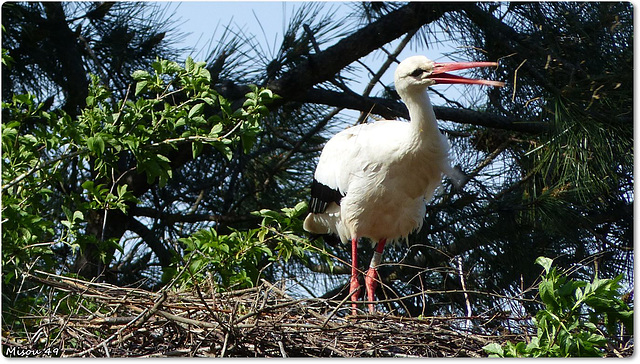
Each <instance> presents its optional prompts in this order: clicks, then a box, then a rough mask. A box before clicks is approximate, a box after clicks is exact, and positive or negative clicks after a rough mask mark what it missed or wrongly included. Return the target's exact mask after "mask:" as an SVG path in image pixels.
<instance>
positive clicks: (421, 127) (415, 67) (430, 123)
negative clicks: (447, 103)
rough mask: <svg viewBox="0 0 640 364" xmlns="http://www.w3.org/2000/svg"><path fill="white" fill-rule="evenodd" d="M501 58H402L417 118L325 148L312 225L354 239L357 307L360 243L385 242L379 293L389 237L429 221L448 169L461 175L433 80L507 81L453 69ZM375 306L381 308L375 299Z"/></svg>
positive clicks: (368, 281) (369, 286) (373, 276)
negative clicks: (436, 108)
mask: <svg viewBox="0 0 640 364" xmlns="http://www.w3.org/2000/svg"><path fill="white" fill-rule="evenodd" d="M496 65H497V63H495V62H460V63H457V62H450V63H436V62H433V61H431V60H429V59H428V58H426V57H424V56H414V57H409V58H407V59H406V60H404V61H403V62H401V63H400V64H399V65H398V68H397V69H396V72H395V77H394V79H395V86H396V90H397V92H398V94H399V95H400V97H401V98H402V101H404V103H405V104H406V106H407V108H408V110H409V117H410V122H408V123H407V122H403V121H398V120H382V121H378V122H375V123H370V124H361V125H358V126H355V127H352V128H348V129H346V130H343V131H342V132H340V133H338V134H336V135H335V136H334V137H333V138H331V139H330V140H329V141H328V142H327V144H326V145H325V147H324V149H323V150H322V154H321V155H320V160H319V161H318V166H317V167H316V171H315V174H314V180H313V184H312V186H311V203H310V206H309V210H310V213H309V215H308V216H307V217H306V219H305V220H304V229H305V230H307V231H308V232H310V233H313V234H335V235H338V236H339V237H340V240H341V241H342V242H343V243H345V244H346V243H348V242H351V254H352V263H351V264H352V266H351V283H350V293H351V295H352V296H351V300H352V307H353V309H352V313H353V314H354V315H355V314H356V303H355V302H356V301H357V300H358V297H359V290H360V285H359V283H358V263H357V262H358V260H357V242H358V239H359V238H369V239H371V240H373V241H374V242H375V241H377V242H378V243H377V246H376V251H375V253H374V254H373V258H372V259H371V264H370V265H369V270H368V271H367V274H366V277H365V287H366V290H367V298H368V301H370V302H372V301H374V299H375V290H376V286H377V284H378V273H377V270H376V267H377V266H378V265H379V263H380V259H381V257H382V252H383V251H384V246H385V243H386V242H387V241H394V240H398V239H400V238H403V237H406V236H407V235H408V234H409V233H411V232H412V231H414V230H416V229H419V228H420V227H421V226H422V222H423V218H424V215H425V212H426V206H425V202H426V201H429V200H430V199H431V197H432V195H433V192H434V190H435V189H436V187H438V185H439V184H440V181H441V179H442V174H445V175H447V176H448V177H449V178H451V179H452V180H453V181H454V182H458V180H459V173H458V172H457V171H456V170H454V169H453V168H452V167H451V165H450V163H449V142H448V141H447V138H446V137H445V136H444V135H442V134H441V133H440V131H439V130H438V123H437V121H436V116H435V114H434V112H433V107H432V106H431V102H430V100H429V96H427V92H426V90H427V87H429V86H431V85H434V84H438V83H460V84H476V85H488V86H503V83H502V82H497V81H487V80H475V79H469V78H465V77H461V76H455V75H451V74H448V73H445V72H448V71H454V70H460V69H466V68H472V67H491V66H496ZM369 311H371V312H374V306H373V303H369Z"/></svg>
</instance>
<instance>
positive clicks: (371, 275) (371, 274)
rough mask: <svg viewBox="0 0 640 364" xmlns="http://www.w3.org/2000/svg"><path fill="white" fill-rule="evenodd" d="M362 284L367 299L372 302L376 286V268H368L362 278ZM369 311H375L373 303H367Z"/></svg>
mask: <svg viewBox="0 0 640 364" xmlns="http://www.w3.org/2000/svg"><path fill="white" fill-rule="evenodd" d="M364 284H365V287H366V289H367V301H369V302H373V301H375V300H376V288H377V287H378V270H377V269H375V268H369V270H368V271H367V276H366V277H365V279H364ZM369 312H370V313H374V312H376V308H375V306H374V304H373V303H369Z"/></svg>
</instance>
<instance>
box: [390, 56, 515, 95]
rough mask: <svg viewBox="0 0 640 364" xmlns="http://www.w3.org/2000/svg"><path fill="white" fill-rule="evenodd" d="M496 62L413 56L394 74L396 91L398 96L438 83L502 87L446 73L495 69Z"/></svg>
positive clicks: (495, 82)
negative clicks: (442, 60) (444, 60)
mask: <svg viewBox="0 0 640 364" xmlns="http://www.w3.org/2000/svg"><path fill="white" fill-rule="evenodd" d="M497 65H498V64H497V63H496V62H444V63H440V62H434V61H432V60H430V59H429V58H427V57H425V56H413V57H409V58H407V59H405V60H404V61H402V62H400V64H399V65H398V68H396V72H395V77H394V78H395V85H396V91H398V93H399V94H400V96H404V94H406V93H412V92H416V91H422V90H424V89H426V88H427V87H428V86H431V85H435V84H440V83H449V84H453V83H458V84H469V85H485V86H497V87H502V86H504V83H503V82H499V81H489V80H476V79H471V78H466V77H462V76H456V75H452V74H449V73H446V72H449V71H456V70H461V69H467V68H475V67H495V66H497Z"/></svg>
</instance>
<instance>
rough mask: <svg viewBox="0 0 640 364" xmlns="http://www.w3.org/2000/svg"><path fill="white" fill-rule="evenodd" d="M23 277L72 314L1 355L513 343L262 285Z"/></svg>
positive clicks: (343, 353) (462, 349)
mask: <svg viewBox="0 0 640 364" xmlns="http://www.w3.org/2000/svg"><path fill="white" fill-rule="evenodd" d="M27 278H28V279H30V280H32V281H37V282H39V283H40V284H43V285H45V286H48V287H51V288H52V289H53V291H55V292H56V293H57V294H61V295H64V299H67V300H69V302H73V303H75V304H76V305H75V306H73V305H72V304H68V307H69V308H73V311H72V312H71V313H70V314H59V313H58V312H57V311H60V308H59V306H58V307H56V308H55V309H51V310H50V312H49V313H48V315H46V316H40V317H36V316H31V317H25V318H24V319H25V320H33V322H37V323H38V324H37V325H36V327H37V330H36V331H34V332H32V333H31V334H30V335H29V337H28V339H24V338H21V339H16V338H11V337H10V335H6V334H5V335H3V346H4V348H3V352H4V353H5V355H7V356H61V357H165V356H193V357H480V356H486V353H484V351H483V349H482V347H483V346H484V345H486V344H487V343H489V342H496V341H497V342H501V341H503V340H505V339H510V340H515V339H518V338H516V337H513V336H512V337H505V336H501V337H490V336H483V335H479V334H477V333H470V332H467V331H465V330H464V329H462V328H463V327H464V321H465V319H464V318H454V317H428V318H420V319H411V318H406V317H405V318H403V317H396V316H391V315H385V314H383V313H378V314H375V315H365V314H363V315H362V316H350V315H344V314H343V312H350V306H348V305H344V304H342V305H340V304H339V303H340V302H333V301H329V300H323V299H292V298H290V297H289V296H288V295H287V294H286V293H285V292H283V290H282V289H281V288H279V287H276V286H274V285H272V284H270V283H268V282H266V281H262V284H261V285H259V286H258V287H255V288H251V289H245V290H240V291H234V292H227V293H215V294H211V293H208V292H201V290H199V289H196V290H195V291H194V292H188V293H187V292H173V291H171V290H168V289H165V290H162V291H160V292H149V291H145V290H141V289H135V288H123V287H117V286H114V285H110V284H105V283H93V282H86V281H82V280H78V279H73V278H68V277H62V276H56V275H52V274H48V273H44V272H37V273H30V274H28V277H27ZM488 319H490V318H488ZM494 319H495V318H494ZM12 354H13V355H12Z"/></svg>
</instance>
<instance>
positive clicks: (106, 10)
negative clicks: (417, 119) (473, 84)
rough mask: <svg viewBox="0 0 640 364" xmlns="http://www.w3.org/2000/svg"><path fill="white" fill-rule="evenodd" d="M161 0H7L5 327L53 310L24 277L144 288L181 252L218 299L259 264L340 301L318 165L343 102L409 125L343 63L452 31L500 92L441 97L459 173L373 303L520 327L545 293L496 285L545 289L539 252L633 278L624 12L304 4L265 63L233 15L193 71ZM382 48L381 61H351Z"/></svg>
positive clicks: (580, 272)
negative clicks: (488, 317)
mask: <svg viewBox="0 0 640 364" xmlns="http://www.w3.org/2000/svg"><path fill="white" fill-rule="evenodd" d="M166 9H167V8H166V7H163V5H158V4H153V3H151V4H148V3H129V2H118V3H86V2H78V3H75V2H74V3H4V4H3V7H2V25H3V29H2V48H3V59H2V61H3V64H2V71H3V72H2V78H3V79H2V81H3V88H2V99H3V108H2V113H3V114H2V138H3V141H2V152H3V157H2V163H3V165H2V234H3V235H2V240H3V245H2V250H3V272H2V274H3V327H6V328H10V329H13V328H14V327H15V324H16V322H17V321H15V320H16V318H17V317H19V316H21V315H24V314H25V310H27V311H28V310H29V308H31V307H34V305H36V304H38V303H39V302H40V303H41V302H42V301H43V300H44V301H46V300H49V299H50V298H48V297H46V296H43V295H42V292H41V291H39V288H38V286H37V285H34V284H33V283H32V282H28V281H24V280H23V279H22V278H21V277H22V273H23V272H25V271H29V270H42V271H48V272H54V273H56V274H73V275H78V276H81V277H83V278H85V279H89V280H91V279H95V280H99V281H105V282H109V283H113V284H117V285H121V286H124V285H135V286H139V287H143V288H146V289H151V290H156V289H159V288H160V287H162V286H163V284H165V283H166V282H168V281H169V280H170V279H171V278H172V277H174V275H175V273H176V272H177V271H178V269H179V268H180V267H183V266H184V265H185V264H186V265H190V267H191V268H192V270H193V272H194V273H195V274H196V277H194V278H196V280H197V279H215V280H216V281H215V282H216V284H217V285H218V286H219V288H220V289H221V290H226V289H232V288H239V287H245V286H250V285H252V284H255V283H256V282H257V279H258V277H261V278H265V279H267V280H270V281H274V282H275V281H279V280H287V281H288V282H289V285H290V286H291V287H292V288H293V291H295V292H296V294H305V295H310V296H318V297H338V298H340V297H343V296H344V295H346V291H345V290H344V287H345V283H346V282H347V276H346V274H348V272H349V267H348V266H347V263H346V262H348V261H349V257H348V249H344V247H342V246H339V245H338V246H331V245H325V244H324V243H323V242H322V241H321V240H319V239H318V240H311V239H308V238H307V237H305V235H304V233H303V232H302V230H301V228H300V221H299V218H300V217H303V216H304V212H305V211H304V204H301V203H302V202H304V201H306V199H307V195H308V186H309V182H310V179H311V176H312V171H313V169H314V167H315V158H316V157H317V156H318V155H319V152H320V150H321V148H322V145H323V143H324V142H325V141H326V139H327V138H328V137H330V135H332V133H333V132H335V131H336V130H340V129H341V128H344V127H345V126H348V125H353V123H355V122H356V121H355V120H353V119H348V116H350V115H353V114H352V113H345V112H344V110H347V109H348V110H356V111H358V112H360V113H361V114H360V115H361V117H360V121H371V120H374V119H377V118H380V117H382V118H398V117H406V116H407V115H406V109H405V108H404V106H403V105H402V103H401V102H400V101H399V100H398V97H397V94H395V92H394V90H393V85H385V91H384V92H383V93H381V94H379V95H371V94H370V89H367V90H365V91H364V92H362V93H356V92H353V91H352V89H351V87H352V85H353V83H354V80H352V79H351V78H352V77H354V74H355V70H359V71H362V70H364V71H365V72H366V73H368V74H369V77H370V83H371V84H375V83H376V82H377V80H378V79H379V76H380V75H381V74H382V73H384V72H386V71H393V69H394V62H396V61H397V60H396V59H395V58H396V55H397V54H399V53H400V52H401V51H402V50H404V49H405V48H409V49H412V50H414V51H415V53H427V55H428V53H429V47H430V45H432V44H437V43H438V42H442V41H444V40H447V41H450V42H454V43H455V44H457V45H458V48H456V51H455V52H452V53H451V54H447V56H448V57H449V58H450V59H452V60H491V61H495V60H497V61H499V62H500V66H499V67H498V68H497V69H495V70H484V71H481V72H478V73H477V74H475V75H474V76H476V77H488V78H492V79H499V80H504V81H506V83H507V87H505V88H502V89H479V88H476V89H463V90H461V93H460V97H459V98H458V99H455V100H453V99H448V98H447V97H444V98H443V102H442V103H441V104H440V105H437V106H436V107H435V112H436V115H437V116H438V118H439V119H441V128H442V130H443V132H444V133H445V134H446V135H447V136H448V137H449V139H450V141H451V143H452V145H453V157H454V164H456V165H458V166H459V168H460V169H461V170H462V171H463V172H464V173H465V174H466V175H467V177H468V178H467V180H466V182H465V184H464V186H463V187H462V188H459V189H455V188H452V186H451V184H450V183H449V182H448V181H447V180H444V181H443V187H442V188H441V189H440V191H439V193H438V194H437V195H436V197H435V198H434V199H433V200H432V201H430V202H429V204H428V212H427V215H426V216H425V224H424V227H423V229H422V230H421V231H419V232H416V233H415V234H413V235H412V236H411V237H410V238H409V240H408V244H407V245H399V246H394V247H390V248H387V252H386V253H385V262H387V263H385V264H383V265H382V267H381V269H380V271H381V278H382V279H383V283H384V284H383V291H381V292H379V293H380V296H383V297H384V296H385V295H387V296H389V297H395V296H400V297H403V296H404V297H407V298H406V299H403V300H401V301H397V302H396V303H390V304H389V305H388V307H384V308H383V307H382V306H381V308H382V309H384V310H391V311H393V312H396V313H398V314H403V315H411V316H418V315H449V314H451V315H472V314H507V315H519V316H523V317H531V316H532V315H534V314H535V312H536V311H537V309H539V308H540V307H541V305H540V303H536V302H535V301H530V300H525V301H522V302H521V303H518V304H513V303H512V302H514V301H507V300H504V299H503V298H504V297H520V298H526V299H534V298H535V291H533V290H531V289H529V288H530V287H532V286H534V284H535V283H536V279H537V278H538V277H539V274H540V268H539V267H537V266H536V265H535V258H536V257H538V256H548V257H553V258H554V259H555V262H556V264H558V265H560V266H562V267H567V268H569V267H575V269H573V270H572V274H573V276H574V277H575V278H580V279H584V280H587V281H590V280H591V279H589V278H590V277H593V276H594V275H595V274H596V273H597V274H598V276H599V277H601V278H614V277H616V276H618V275H619V274H620V273H624V274H625V279H624V281H623V282H622V286H623V287H624V289H630V287H632V286H633V278H634V277H633V257H634V254H633V222H632V221H633V220H632V219H633V211H632V204H633V199H634V193H633V171H632V170H633V137H632V134H633V117H632V106H633V104H632V102H633V82H632V80H633V19H632V13H633V9H632V5H631V4H630V3H624V2H619V3H618V2H614V3H599V2H590V3H571V2H561V3H410V4H404V3H357V4H356V3H354V4H353V6H352V13H350V14H345V15H344V17H342V18H338V19H336V17H335V16H333V15H332V14H327V13H326V12H323V5H322V4H319V3H309V4H305V5H303V6H301V7H300V8H299V9H297V12H296V14H295V16H293V17H292V18H291V20H290V23H289V24H288V28H287V29H288V31H287V32H286V33H285V34H283V36H282V39H281V44H280V47H279V49H278V50H277V52H276V53H275V54H272V55H267V54H264V53H261V52H259V51H258V50H259V49H260V47H258V46H256V41H255V38H253V37H252V35H250V34H244V33H242V32H241V31H239V30H238V29H235V28H234V27H233V26H229V27H228V28H227V30H226V31H225V32H224V33H223V34H222V35H221V36H220V37H219V38H218V39H216V43H215V44H216V46H215V47H214V49H213V50H212V51H211V53H210V54H209V55H208V56H206V57H205V58H206V59H205V61H206V62H203V63H200V62H194V61H193V60H180V59H177V58H178V56H177V55H178V54H179V51H180V50H179V49H176V47H175V46H174V45H175V39H176V38H177V37H179V36H180V33H179V29H177V28H176V27H175V22H173V21H172V20H171V14H169V13H167V12H166ZM143 14H154V16H153V17H151V18H149V17H146V16H143ZM371 53H373V54H376V55H377V57H379V58H380V59H384V60H385V61H384V62H383V64H382V66H381V67H380V69H371V68H369V67H368V65H366V64H363V63H359V62H358V60H359V59H360V58H361V57H363V56H365V55H367V54H371ZM359 81H361V80H359ZM251 85H257V87H253V86H251ZM266 89H268V90H269V91H265V90H266ZM431 92H432V93H438V92H439V91H438V89H437V88H435V89H434V90H432V91H431ZM275 95H277V96H275ZM282 209H285V210H282ZM362 250H363V251H364V253H363V254H361V256H362V259H363V260H362V261H361V262H360V267H362V268H366V264H367V260H368V257H369V256H370V254H371V250H370V247H369V245H368V244H363V245H362ZM282 258H286V259H282ZM211 274H213V275H216V277H214V278H211V276H210V275H211ZM198 275H199V277H200V278H197V277H198ZM207 277H209V278H207ZM192 283H193V282H191V283H190V282H189V281H185V282H184V284H186V285H189V284H192ZM463 285H464V287H463ZM463 291H466V292H463ZM425 292H428V293H429V294H426V293H425ZM510 302H511V303H510ZM25 308H26V309H25ZM470 311H471V312H470ZM486 329H487V330H498V329H499V327H495V328H492V327H487V328H486Z"/></svg>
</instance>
